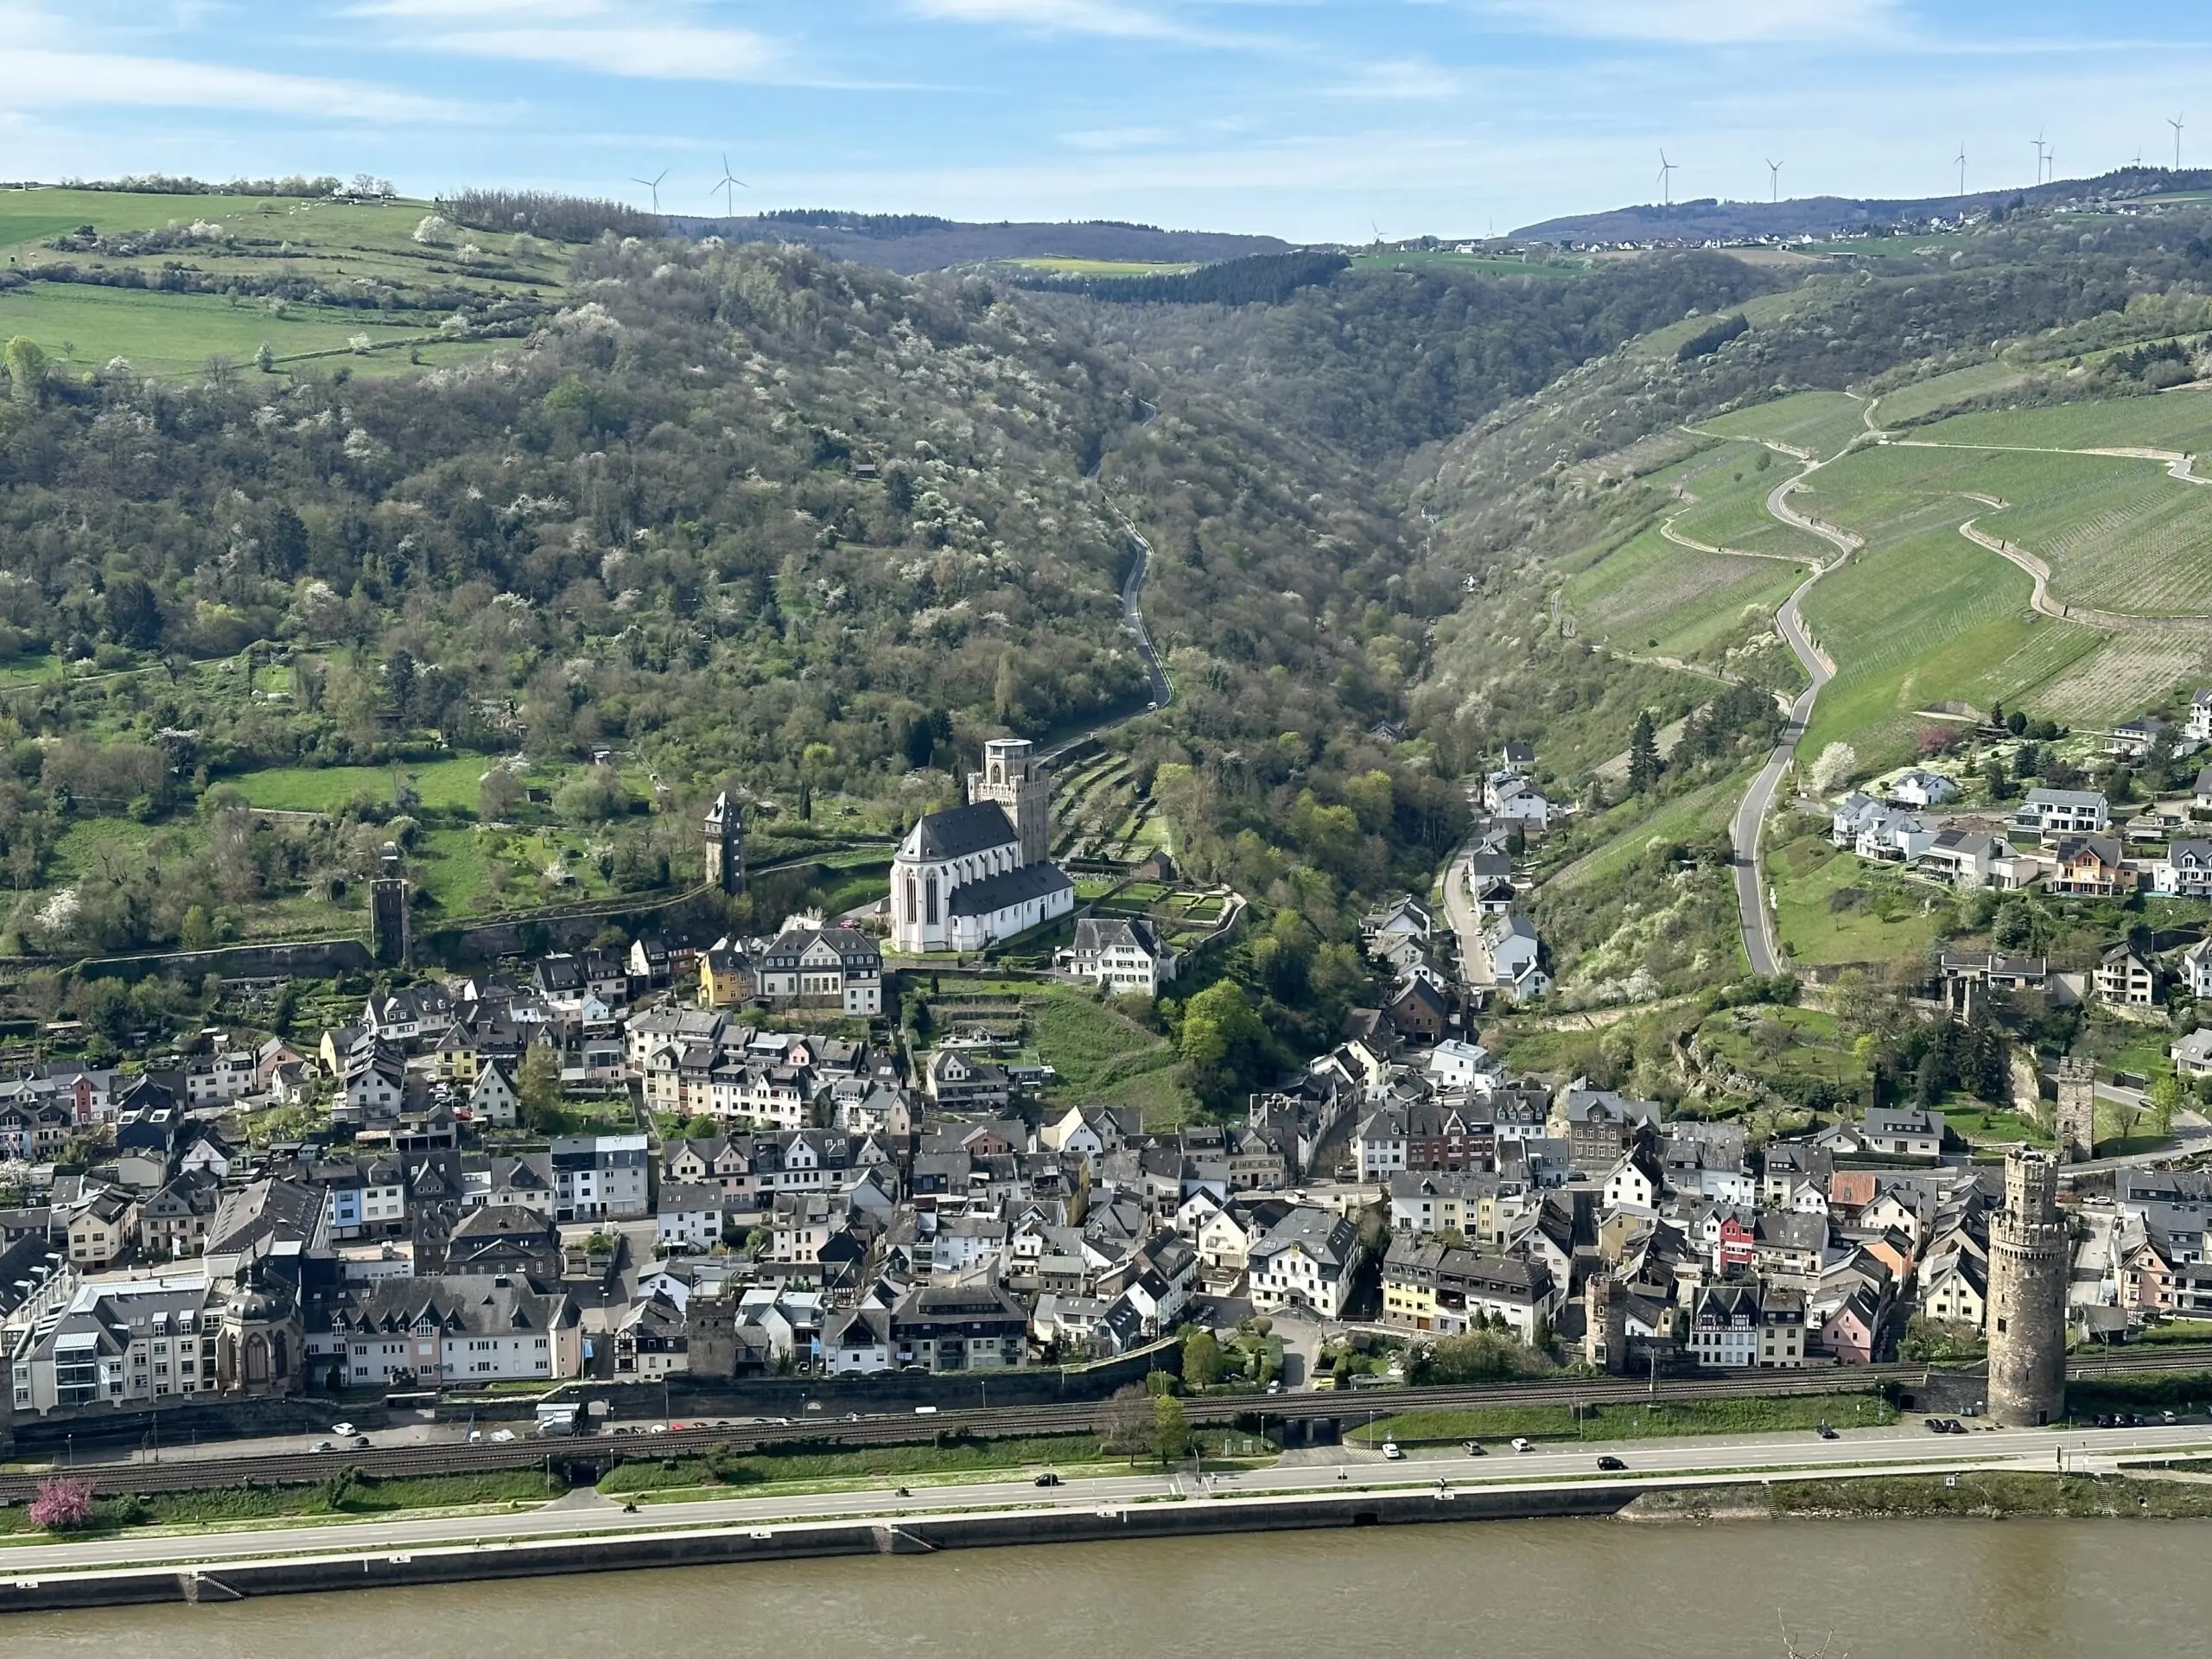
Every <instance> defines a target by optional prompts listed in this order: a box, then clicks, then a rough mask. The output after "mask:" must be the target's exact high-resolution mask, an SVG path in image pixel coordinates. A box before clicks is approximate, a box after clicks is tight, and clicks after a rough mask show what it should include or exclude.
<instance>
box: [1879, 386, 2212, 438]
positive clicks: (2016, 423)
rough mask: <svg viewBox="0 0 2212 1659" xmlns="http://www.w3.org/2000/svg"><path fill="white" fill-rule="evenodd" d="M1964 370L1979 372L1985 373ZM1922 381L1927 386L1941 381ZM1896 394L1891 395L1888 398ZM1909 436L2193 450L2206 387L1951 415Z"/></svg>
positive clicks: (2208, 408) (2211, 417)
mask: <svg viewBox="0 0 2212 1659" xmlns="http://www.w3.org/2000/svg"><path fill="white" fill-rule="evenodd" d="M1993 366H1994V365H1993ZM1983 372H1986V371H1980V370H1969V371H1966V373H1968V374H1980V373H1983ZM1945 378H1947V379H1948V378H1956V377H1948V376H1947V377H1945ZM1927 384H1928V385H1929V386H1930V387H1931V388H1932V387H1935V386H1937V385H1942V382H1941V381H1930V382H1929V383H1927ZM1912 390H1916V388H1913V389H1912ZM1902 395H1903V394H1901V393H1892V394H1891V397H1901V396H1902ZM1892 413H1893V411H1892V410H1891V398H1889V397H1885V398H1884V399H1883V400H1882V406H1881V408H1880V410H1878V414H1879V416H1881V417H1882V418H1884V419H1888V418H1891V416H1892ZM1912 436H1914V437H1916V438H1927V439H1930V440H1934V441H1937V442H1945V443H2024V444H2045V445H2049V446H2050V447H2052V448H2059V449H2103V448H2152V449H2179V450H2182V451H2183V452H2184V453H2186V454H2197V453H2198V452H2200V451H2201V450H2202V449H2204V448H2206V447H2207V445H2208V443H2212V391H2201V390H2198V389H2196V388H2195V387H2177V388H2176V389H2175V390H2173V391H2167V392H2161V393H2160V394H2158V396H2157V397H2121V398H2115V399H2113V400H2111V401H2109V402H2105V403H2088V404H2050V405H2047V406H2045V407H2043V408H2039V409H2018V410H2001V411H1985V412H1978V413H1975V414H1971V415H1956V416H1952V417H1951V418H1950V419H1949V420H1947V421H1938V422H1937V423H1936V424H1934V425H1933V426H1927V427H1923V428H1921V429H1918V430H1917V431H1916V432H1914V433H1913V434H1912Z"/></svg>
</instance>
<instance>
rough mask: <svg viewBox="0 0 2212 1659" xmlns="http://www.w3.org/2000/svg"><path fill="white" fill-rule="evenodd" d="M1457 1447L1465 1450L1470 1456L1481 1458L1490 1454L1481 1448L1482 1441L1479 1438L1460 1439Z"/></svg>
mask: <svg viewBox="0 0 2212 1659" xmlns="http://www.w3.org/2000/svg"><path fill="white" fill-rule="evenodd" d="M1459 1449H1460V1450H1461V1451H1463V1452H1465V1453H1466V1454H1467V1455H1468V1456H1469V1457H1471V1458H1481V1457H1487V1456H1489V1455H1490V1454H1489V1453H1488V1452H1484V1450H1483V1443H1482V1442H1481V1441H1480V1440H1462V1441H1460V1442H1459Z"/></svg>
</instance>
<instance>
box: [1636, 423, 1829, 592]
mask: <svg viewBox="0 0 2212 1659" xmlns="http://www.w3.org/2000/svg"><path fill="white" fill-rule="evenodd" d="M1722 455H1723V459H1722V460H1721V461H1720V462H1719V464H1717V465H1715V466H1713V467H1708V468H1707V469H1706V470H1705V471H1704V472H1703V473H1701V474H1698V476H1697V477H1696V479H1695V480H1694V482H1693V483H1692V484H1691V486H1690V487H1691V488H1693V489H1694V491H1695V492H1696V494H1697V500H1696V502H1695V503H1694V505H1691V506H1689V507H1688V508H1687V509H1685V510H1684V511H1683V512H1680V513H1678V514H1676V515H1675V531H1676V532H1677V533H1678V534H1681V535H1683V536H1687V537H1689V538H1690V539H1691V540H1692V541H1696V542H1703V543H1706V544H1707V545H1708V546H1711V547H1719V548H1726V549H1730V550H1741V551H1743V552H1746V553H1771V554H1776V555H1778V556H1782V557H1784V558H1792V559H1810V560H1813V561H1815V562H1820V561H1824V560H1825V559H1827V556H1828V555H1829V554H1830V553H1831V552H1833V551H1834V550H1833V549H1832V548H1830V547H1829V546H1828V544H1827V543H1826V542H1823V541H1822V540H1821V538H1820V537H1817V536H1808V535H1807V534H1806V533H1805V532H1804V531H1802V530H1799V529H1797V528H1796V526H1795V525H1794V524H1783V522H1782V521H1781V520H1779V519H1777V518H1775V517H1774V516H1773V515H1772V514H1771V513H1770V512H1767V510H1766V498H1767V493H1768V492H1769V491H1770V490H1772V489H1773V488H1774V486H1776V485H1777V484H1779V483H1781V482H1782V480H1784V479H1786V478H1788V477H1789V473H1790V470H1791V469H1790V468H1789V465H1788V463H1787V462H1784V463H1783V464H1782V466H1780V467H1777V466H1774V465H1771V464H1770V465H1769V466H1768V467H1765V468H1764V470H1762V469H1761V468H1760V467H1759V466H1758V459H1759V458H1760V457H1766V458H1767V459H1768V460H1769V461H1771V460H1772V456H1771V452H1770V451H1768V450H1766V449H1765V448H1754V447H1753V446H1751V445H1750V444H1749V443H1747V442H1738V443H1732V444H1730V445H1729V446H1728V447H1727V448H1726V450H1724V451H1723V452H1722Z"/></svg>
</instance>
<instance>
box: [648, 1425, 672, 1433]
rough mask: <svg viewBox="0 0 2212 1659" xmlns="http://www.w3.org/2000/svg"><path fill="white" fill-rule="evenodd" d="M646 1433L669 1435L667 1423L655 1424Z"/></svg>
mask: <svg viewBox="0 0 2212 1659" xmlns="http://www.w3.org/2000/svg"><path fill="white" fill-rule="evenodd" d="M645 1433H648V1434H665V1433H668V1425H667V1424H666V1423H655V1424H653V1425H652V1427H649V1428H648V1429H646V1430H645Z"/></svg>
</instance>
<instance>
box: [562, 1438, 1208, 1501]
mask: <svg viewBox="0 0 2212 1659" xmlns="http://www.w3.org/2000/svg"><path fill="white" fill-rule="evenodd" d="M1251 1440H1252V1436H1250V1435H1249V1434H1239V1433H1235V1432H1233V1431H1228V1430H1223V1431H1208V1436H1207V1444H1208V1447H1209V1452H1208V1455H1209V1456H1211V1455H1214V1454H1215V1453H1216V1452H1220V1451H1221V1450H1222V1449H1223V1448H1224V1447H1237V1446H1246V1445H1249V1443H1250V1442H1251ZM1147 1466H1148V1465H1147V1461H1146V1460H1144V1459H1139V1460H1137V1461H1136V1462H1135V1463H1132V1462H1131V1461H1130V1460H1129V1459H1126V1458H1117V1457H1114V1456H1112V1455H1110V1454H1109V1453H1108V1452H1106V1451H1105V1450H1104V1449H1103V1446H1101V1445H1100V1443H1099V1440H1098V1437H1097V1436H1096V1435H1095V1434H1046V1435H1037V1436H1033V1437H1029V1438H1026V1439H1007V1440H958V1441H955V1442H953V1443H952V1444H950V1445H945V1446H934V1445H910V1446H861V1447H856V1448H854V1449H851V1450H846V1451H831V1450H827V1449H824V1450H820V1451H808V1450H805V1449H803V1448H798V1447H793V1448H791V1449H788V1450H784V1451H776V1452H741V1453H740V1452H733V1453H730V1454H728V1455H727V1456H717V1455H715V1454H714V1453H712V1452H709V1453H707V1454H705V1455H702V1456H697V1457H680V1458H657V1459H656V1458H644V1459H638V1460H636V1461H631V1462H625V1463H622V1464H620V1465H617V1466H616V1467H614V1468H613V1469H612V1470H610V1471H607V1475H606V1476H605V1477H604V1478H602V1479H601V1481H600V1483H599V1490H600V1491H602V1492H605V1493H607V1495H608V1496H610V1497H622V1496H625V1495H627V1494H630V1493H638V1494H645V1493H656V1492H664V1491H683V1490H687V1489H700V1488H704V1489H708V1491H709V1495H710V1496H712V1495H716V1494H719V1495H722V1496H727V1495H728V1492H729V1491H730V1490H731V1489H734V1488H735V1489H762V1488H773V1489H774V1490H776V1491H788V1490H791V1488H792V1487H794V1486H798V1485H804V1486H808V1487H809V1488H810V1490H815V1491H838V1490H842V1489H843V1487H844V1485H845V1484H847V1483H853V1482H860V1481H880V1480H888V1479H898V1480H902V1481H904V1482H906V1484H914V1483H916V1482H920V1483H924V1484H927V1483H929V1482H931V1481H933V1480H934V1481H936V1482H938V1483H939V1484H947V1483H957V1482H958V1481H961V1480H964V1479H968V1478H972V1477H974V1476H976V1475H978V1474H982V1475H987V1476H988V1475H993V1474H1018V1473H1021V1472H1023V1471H1036V1470H1041V1469H1051V1470H1053V1471H1057V1472H1058V1473H1060V1474H1062V1475H1067V1474H1069V1473H1070V1472H1071V1471H1085V1472H1088V1473H1090V1474H1092V1475H1107V1474H1127V1473H1129V1472H1131V1471H1133V1470H1135V1471H1141V1470H1142V1469H1143V1468H1145V1467H1147Z"/></svg>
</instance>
